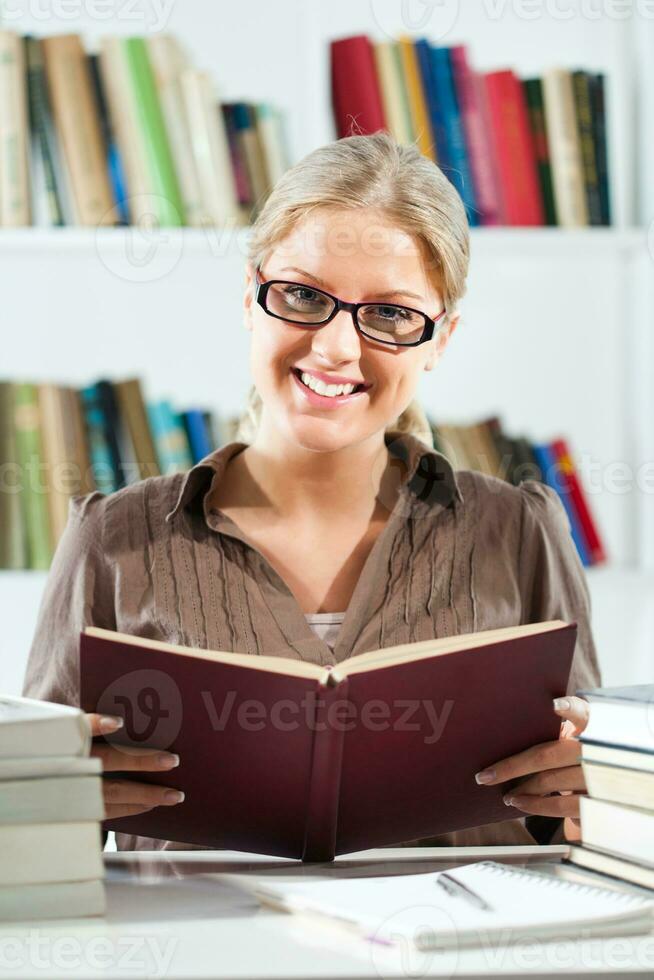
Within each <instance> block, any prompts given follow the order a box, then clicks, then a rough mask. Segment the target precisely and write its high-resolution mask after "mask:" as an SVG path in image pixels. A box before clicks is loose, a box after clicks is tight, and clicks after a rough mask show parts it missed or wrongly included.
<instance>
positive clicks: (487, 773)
mask: <svg viewBox="0 0 654 980" xmlns="http://www.w3.org/2000/svg"><path fill="white" fill-rule="evenodd" d="M496 775H497V774H496V772H495V770H494V769H482V771H481V772H478V773H475V779H476V780H477V782H478V783H492V782H493V780H494V779H495V776H496Z"/></svg>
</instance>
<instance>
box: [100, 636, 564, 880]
mask: <svg viewBox="0 0 654 980" xmlns="http://www.w3.org/2000/svg"><path fill="white" fill-rule="evenodd" d="M576 632H577V629H576V624H564V623H561V624H559V625H556V626H555V627H554V628H550V629H549V630H548V631H545V632H537V633H532V634H531V635H528V636H520V637H518V638H512V639H507V638H506V634H505V633H502V631H500V632H497V631H493V633H494V634H495V636H494V637H493V640H492V641H491V642H490V643H488V644H487V645H485V646H480V647H477V648H476V649H475V648H473V649H471V648H468V649H466V648H465V638H461V637H453V638H451V642H452V644H453V646H454V649H453V650H452V651H451V652H447V653H443V652H441V653H434V654H432V653H431V647H432V643H431V641H427V642H426V643H421V644H414V645H413V647H414V649H415V650H416V651H417V653H416V656H417V657H418V659H414V660H411V661H409V662H406V661H405V662H400V663H397V662H393V659H392V656H390V654H389V660H388V662H387V663H378V664H377V665H376V666H373V665H370V666H368V665H366V667H365V669H364V670H360V672H355V671H354V670H353V664H352V666H351V667H350V669H349V672H348V671H347V661H345V662H343V664H340V665H337V667H335V668H333V670H332V671H329V670H327V669H326V668H319V667H313V665H304V664H303V665H302V668H308V671H307V673H308V675H310V673H311V671H313V676H303V677H299V676H293V674H291V673H289V674H284V673H279V672H273V671H271V670H263V669H257V668H256V666H252V667H250V666H245V665H244V662H245V661H249V660H250V659H251V660H252V661H253V663H254V664H256V661H257V660H258V658H257V657H252V658H245V657H240V658H239V662H238V663H236V662H235V663H229V662H225V657H229V654H227V655H224V657H223V661H218V660H216V659H211V653H206V652H205V651H195V652H193V651H190V652H189V654H179V653H171V652H169V651H167V650H165V649H163V647H165V646H166V645H165V644H157V643H156V642H155V641H151V640H145V639H140V638H138V637H130V638H129V641H125V640H121V639H120V637H121V634H112V633H110V632H109V631H106V630H95V629H92V630H91V631H90V632H87V631H84V632H82V633H81V634H80V672H81V706H82V708H83V709H84V710H85V711H100V712H102V713H103V714H116V715H120V716H121V717H123V718H124V719H125V725H124V728H123V729H122V730H120V731H119V732H118V733H117V734H116V735H112V736H109V737H107V739H108V740H109V741H111V742H112V743H113V744H114V745H125V746H128V747H129V746H140V747H143V746H148V747H153V748H159V749H165V750H168V751H171V752H176V753H178V754H179V756H180V765H179V766H178V767H177V768H176V769H173V770H170V771H169V772H166V773H148V772H138V773H120V774H118V777H116V776H115V775H114V774H108V775H107V776H105V778H133V779H138V780H143V781H145V782H150V783H163V784H165V785H169V786H173V787H175V788H177V789H181V790H183V791H184V793H185V794H186V796H185V800H184V802H183V803H181V804H178V805H177V806H174V807H155V808H154V809H152V810H150V811H148V812H146V813H143V814H137V815H135V816H131V817H121V818H117V819H113V820H108V821H105V824H104V826H105V827H107V828H108V829H110V830H118V831H123V832H124V833H130V834H139V835H143V836H146V837H152V838H158V839H164V840H172V841H179V842H188V843H193V844H200V845H203V846H205V847H210V848H221V849H231V850H239V851H251V852H258V853H262V854H272V855H278V856H281V857H287V858H298V859H302V860H307V861H327V860H331V859H332V858H333V857H334V856H335V855H336V854H344V853H349V852H352V851H355V850H360V849H365V848H369V847H383V846H387V845H392V844H398V843H404V842H406V841H411V840H415V839H418V838H420V837H430V836H433V835H435V834H440V833H445V832H447V831H450V830H459V829H463V828H465V827H474V826H481V825H482V824H487V823H494V822H497V821H502V820H509V819H514V818H515V817H517V816H519V815H520V814H519V811H517V810H515V809H513V808H511V807H507V806H505V804H504V803H503V801H502V796H503V794H504V793H505V792H506V791H507V789H509V788H510V787H509V786H508V785H506V784H505V785H503V786H479V785H478V784H477V783H476V782H475V778H474V776H475V773H476V772H478V771H479V770H481V769H483V768H485V767H487V766H488V765H490V764H491V763H493V762H496V761H498V760H499V759H501V758H504V757H506V756H508V755H512V754H514V753H516V752H520V751H522V750H523V749H526V748H528V747H530V746H532V745H535V744H537V743H539V742H544V741H548V740H552V739H556V738H557V737H558V734H559V728H560V720H559V718H558V716H557V715H556V714H555V713H554V710H553V707H552V699H553V698H555V697H558V696H560V695H562V694H564V693H565V692H566V688H567V682H568V676H569V672H570V665H571V662H572V656H573V652H574V646H575V638H576ZM473 636H477V637H479V636H481V634H473ZM436 642H439V641H436ZM384 653H386V651H384ZM412 655H413V651H412ZM234 656H235V657H236V656H237V655H234ZM278 660H279V661H280V664H279V667H278V668H277V670H279V669H280V668H281V667H282V665H283V664H288V665H289V667H288V669H289V670H292V669H293V665H294V664H295V667H296V669H297V664H296V663H295V662H294V661H290V660H289V661H286V660H283V659H282V658H278ZM339 668H340V671H341V673H340V674H339Z"/></svg>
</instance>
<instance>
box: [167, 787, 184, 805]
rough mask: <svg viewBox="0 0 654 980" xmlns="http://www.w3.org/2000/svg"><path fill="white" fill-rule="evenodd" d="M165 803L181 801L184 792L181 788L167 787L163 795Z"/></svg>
mask: <svg viewBox="0 0 654 980" xmlns="http://www.w3.org/2000/svg"><path fill="white" fill-rule="evenodd" d="M163 798H164V800H165V801H166V803H182V802H183V800H184V793H182V791H181V789H167V790H166V792H165V793H164V795H163Z"/></svg>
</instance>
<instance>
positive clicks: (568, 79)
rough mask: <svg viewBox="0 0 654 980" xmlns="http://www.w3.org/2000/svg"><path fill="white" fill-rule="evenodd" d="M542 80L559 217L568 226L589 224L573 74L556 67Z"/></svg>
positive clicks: (559, 220) (561, 223)
mask: <svg viewBox="0 0 654 980" xmlns="http://www.w3.org/2000/svg"><path fill="white" fill-rule="evenodd" d="M542 82H543V100H544V105H545V119H546V123H547V142H548V147H549V154H550V161H551V164H552V183H553V185H554V198H555V200H556V214H557V219H558V222H559V224H560V225H563V226H565V227H583V226H585V225H587V224H588V209H587V207H586V190H585V187H584V178H583V168H582V162H581V146H580V143H579V129H578V127H577V118H576V112H575V104H574V92H573V88H572V76H571V74H570V72H568V71H564V70H563V69H558V68H553V69H551V70H550V71H547V72H545V74H544V75H543V79H542Z"/></svg>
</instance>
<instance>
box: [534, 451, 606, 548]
mask: <svg viewBox="0 0 654 980" xmlns="http://www.w3.org/2000/svg"><path fill="white" fill-rule="evenodd" d="M532 451H533V454H534V456H535V457H536V462H537V463H538V466H539V467H540V471H541V473H542V474H543V483H546V484H547V485H548V486H549V487H551V488H552V489H553V490H556V492H557V493H558V495H559V497H560V499H561V503H562V504H563V506H564V507H565V512H566V514H567V515H568V520H569V521H570V530H571V531H572V540H573V541H574V543H575V546H576V548H577V551H578V552H579V557H580V558H581V563H582V565H584V566H585V567H588V566H589V565H591V564H592V562H591V561H590V558H589V556H588V549H587V548H586V543H585V539H584V536H583V532H582V530H581V528H580V526H579V522H578V520H577V514H576V512H575V509H574V504H573V503H572V500H570V497H569V495H568V494H567V493H563V492H562V486H561V482H560V480H559V479H558V473H559V464H558V460H557V458H556V456H555V455H554V453H553V452H552V450H551V449H550V447H549V446H548V445H545V444H542V445H536V446H532Z"/></svg>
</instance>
